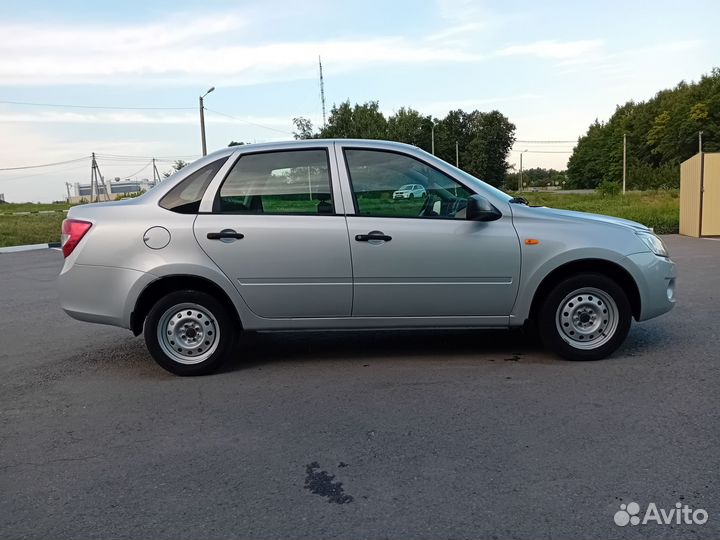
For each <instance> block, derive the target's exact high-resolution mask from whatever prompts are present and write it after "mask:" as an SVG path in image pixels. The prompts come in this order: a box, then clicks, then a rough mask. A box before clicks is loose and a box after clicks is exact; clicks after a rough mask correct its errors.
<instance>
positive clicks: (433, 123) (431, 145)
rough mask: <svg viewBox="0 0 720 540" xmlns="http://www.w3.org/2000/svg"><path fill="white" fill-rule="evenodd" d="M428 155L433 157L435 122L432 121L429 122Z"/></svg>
mask: <svg viewBox="0 0 720 540" xmlns="http://www.w3.org/2000/svg"><path fill="white" fill-rule="evenodd" d="M430 138H431V143H430V153H431V154H432V155H433V156H434V155H435V122H433V121H432V120H431V121H430Z"/></svg>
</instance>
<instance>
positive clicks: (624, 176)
mask: <svg viewBox="0 0 720 540" xmlns="http://www.w3.org/2000/svg"><path fill="white" fill-rule="evenodd" d="M626 181H627V133H623V195H625V185H626Z"/></svg>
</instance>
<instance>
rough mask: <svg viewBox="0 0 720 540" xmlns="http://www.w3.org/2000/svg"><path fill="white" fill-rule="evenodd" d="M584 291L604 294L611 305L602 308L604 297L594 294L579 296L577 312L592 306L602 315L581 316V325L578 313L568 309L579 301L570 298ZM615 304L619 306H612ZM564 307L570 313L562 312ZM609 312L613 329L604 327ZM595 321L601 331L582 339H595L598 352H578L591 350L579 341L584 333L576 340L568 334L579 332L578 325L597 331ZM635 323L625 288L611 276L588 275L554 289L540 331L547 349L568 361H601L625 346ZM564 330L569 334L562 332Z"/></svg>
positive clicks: (545, 303) (540, 319) (540, 315)
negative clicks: (624, 343)
mask: <svg viewBox="0 0 720 540" xmlns="http://www.w3.org/2000/svg"><path fill="white" fill-rule="evenodd" d="M583 290H585V291H592V290H595V291H598V292H600V293H603V294H604V295H605V297H606V298H605V299H606V300H608V304H609V305H605V304H602V297H600V298H599V297H597V295H596V296H592V294H593V293H592V292H590V293H585V294H579V295H578V302H576V304H577V307H576V309H578V310H579V309H580V307H581V306H582V307H583V309H585V305H586V304H587V305H590V310H593V309H597V310H598V311H597V313H595V312H592V311H590V313H591V314H590V315H587V312H585V314H583V313H581V314H580V315H579V316H578V322H577V323H575V322H573V321H574V319H575V316H576V315H577V312H571V311H572V310H571V308H568V306H573V304H572V302H574V301H575V299H574V297H570V295H571V294H572V293H574V292H578V291H583ZM568 302H570V303H568ZM581 302H582V304H581ZM613 302H614V304H615V306H612V303H613ZM561 304H562V305H563V307H565V308H568V309H565V310H562V311H561V310H560V307H561ZM596 306H597V308H596ZM605 308H607V311H610V312H611V313H613V318H612V321H610V325H608V326H604V327H603V326H602V324H603V317H605V316H606V315H603V314H602V312H603V309H605ZM607 311H606V313H607ZM581 316H587V317H588V318H592V317H594V318H592V319H591V320H590V321H588V320H583V319H580V318H579V317H581ZM595 320H597V325H598V330H596V331H595V332H594V333H593V334H592V335H587V334H585V335H583V336H582V337H583V338H591V339H592V338H595V339H596V340H597V346H595V347H594V348H589V349H583V348H578V347H583V346H589V345H586V344H585V343H582V342H580V341H578V338H580V335H581V334H580V333H578V334H576V337H575V338H571V336H569V335H566V334H565V332H568V333H571V332H572V331H573V329H577V328H576V326H575V324H587V325H589V326H588V328H595V323H594V321H595ZM608 320H610V317H608V319H605V321H608ZM613 321H616V322H617V324H614V322H613ZM631 322H632V308H631V306H630V302H629V300H628V298H627V295H626V294H625V291H624V290H623V289H622V287H620V286H619V285H618V284H617V283H616V282H615V281H614V280H612V279H610V278H609V277H607V276H604V275H601V274H591V273H587V274H577V275H575V276H572V277H569V278H567V279H565V280H563V281H561V282H560V283H558V284H557V285H555V287H553V289H552V290H551V291H550V293H549V294H548V295H547V296H546V298H545V300H544V301H543V303H542V305H541V307H540V310H539V313H538V321H537V327H538V331H539V333H540V338H541V339H542V341H543V343H544V344H545V346H546V347H547V348H548V349H550V350H552V351H554V352H555V353H557V354H558V355H560V356H562V357H563V358H565V359H567V360H600V359H601V358H605V357H607V356H609V355H610V354H612V353H613V352H614V351H615V350H617V348H618V347H619V346H620V345H622V344H623V342H624V341H625V338H626V337H627V335H628V332H629V331H630V323H631ZM605 324H607V322H606V323H605ZM562 327H565V328H567V330H564V329H563V330H561V328H562ZM612 327H614V330H613V329H612Z"/></svg>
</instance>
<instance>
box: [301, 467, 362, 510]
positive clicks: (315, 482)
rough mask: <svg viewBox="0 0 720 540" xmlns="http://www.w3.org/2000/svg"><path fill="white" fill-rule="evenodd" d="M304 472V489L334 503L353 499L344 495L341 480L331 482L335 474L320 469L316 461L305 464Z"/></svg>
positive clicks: (343, 502)
mask: <svg viewBox="0 0 720 540" xmlns="http://www.w3.org/2000/svg"><path fill="white" fill-rule="evenodd" d="M346 466H347V465H346ZM305 473H306V475H305V489H309V490H310V492H311V493H313V494H315V495H320V496H321V497H327V500H328V502H331V503H335V504H345V503H351V502H352V501H353V498H352V496H351V495H345V491H344V490H343V487H342V482H333V480H335V475H334V474H328V473H327V471H321V470H320V464H319V463H318V462H317V461H313V462H312V463H310V464H309V465H306V466H305Z"/></svg>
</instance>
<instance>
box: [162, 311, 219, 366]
mask: <svg viewBox="0 0 720 540" xmlns="http://www.w3.org/2000/svg"><path fill="white" fill-rule="evenodd" d="M157 337H158V342H159V343H160V347H161V348H162V350H163V352H164V353H165V354H166V355H167V356H168V357H170V358H171V359H172V360H174V361H175V362H178V363H180V364H186V365H191V364H199V363H200V362H203V361H205V360H207V359H208V358H209V357H210V356H211V355H212V354H213V353H214V352H215V350H216V349H217V347H218V343H219V342H220V329H219V328H218V325H217V322H216V320H215V317H214V316H213V314H212V312H211V311H210V310H209V309H207V308H206V307H203V306H200V305H198V304H193V303H184V304H177V305H175V306H172V307H171V308H169V309H167V310H166V311H165V313H163V314H162V316H161V317H160V322H159V323H158V327H157Z"/></svg>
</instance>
